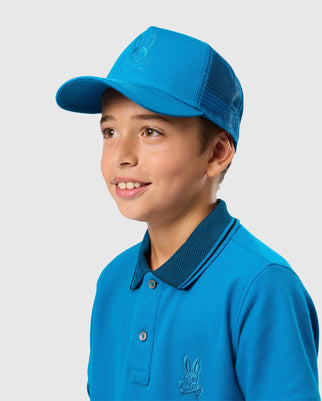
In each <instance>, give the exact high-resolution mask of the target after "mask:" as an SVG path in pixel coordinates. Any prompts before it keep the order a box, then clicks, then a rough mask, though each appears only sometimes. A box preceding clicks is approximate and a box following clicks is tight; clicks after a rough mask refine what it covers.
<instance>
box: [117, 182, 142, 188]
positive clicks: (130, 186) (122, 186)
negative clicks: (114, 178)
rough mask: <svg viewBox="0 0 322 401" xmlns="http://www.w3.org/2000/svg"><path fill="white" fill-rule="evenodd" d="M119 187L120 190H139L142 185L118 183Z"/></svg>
mask: <svg viewBox="0 0 322 401" xmlns="http://www.w3.org/2000/svg"><path fill="white" fill-rule="evenodd" d="M117 186H118V187H119V188H120V189H134V188H139V187H140V186H141V184H140V183H139V182H132V181H130V182H118V183H117Z"/></svg>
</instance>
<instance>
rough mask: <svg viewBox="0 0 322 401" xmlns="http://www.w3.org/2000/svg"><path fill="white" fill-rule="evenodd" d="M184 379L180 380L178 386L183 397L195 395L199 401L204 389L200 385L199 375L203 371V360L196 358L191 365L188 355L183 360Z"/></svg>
mask: <svg viewBox="0 0 322 401" xmlns="http://www.w3.org/2000/svg"><path fill="white" fill-rule="evenodd" d="M183 367H184V379H183V380H180V382H179V384H178V386H179V390H180V393H181V395H182V396H184V395H187V394H193V395H194V396H195V397H196V399H197V400H199V399H200V396H201V394H202V392H203V387H202V385H201V384H199V373H200V369H201V360H200V358H196V359H195V360H194V361H193V363H192V364H191V360H190V358H189V356H188V355H185V357H184V358H183Z"/></svg>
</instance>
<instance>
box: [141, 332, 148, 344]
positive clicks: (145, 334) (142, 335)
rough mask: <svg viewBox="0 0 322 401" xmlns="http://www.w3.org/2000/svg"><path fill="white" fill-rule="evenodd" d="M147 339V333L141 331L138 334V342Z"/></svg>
mask: <svg viewBox="0 0 322 401" xmlns="http://www.w3.org/2000/svg"><path fill="white" fill-rule="evenodd" d="M147 338H148V335H147V333H146V332H145V331H141V333H140V334H139V339H140V341H142V342H144V341H145V340H146V339H147Z"/></svg>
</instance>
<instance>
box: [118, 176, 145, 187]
mask: <svg viewBox="0 0 322 401" xmlns="http://www.w3.org/2000/svg"><path fill="white" fill-rule="evenodd" d="M112 183H113V184H115V185H117V186H118V187H119V188H120V189H133V188H139V187H141V186H143V185H149V184H151V183H150V182H145V181H141V180H138V179H136V178H132V177H116V178H114V179H113V181H112Z"/></svg>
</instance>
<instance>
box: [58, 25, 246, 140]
mask: <svg viewBox="0 0 322 401" xmlns="http://www.w3.org/2000/svg"><path fill="white" fill-rule="evenodd" d="M108 88H114V89H115V90H117V91H118V92H120V93H122V94H123V95H124V96H126V97H127V98H128V99H130V100H132V101H133V102H134V103H137V104H138V105H140V106H142V107H144V108H145V109H147V110H150V111H152V112H154V113H157V114H162V115H167V116H176V117H196V116H203V117H205V118H206V119H208V120H210V121H212V122H214V123H215V124H217V125H218V126H219V127H221V128H223V129H224V130H225V131H227V132H228V133H229V134H230V135H231V136H232V138H233V142H234V146H235V148H236V146H237V142H238V137H239V126H240V121H241V117H242V113H243V92H242V88H241V85H240V83H239V81H238V79H237V77H236V75H235V73H234V71H233V69H232V68H231V66H230V65H229V64H228V62H227V61H226V60H224V59H223V58H222V57H221V56H220V55H219V54H218V53H217V52H216V51H215V50H214V49H212V47H211V46H209V45H208V44H207V43H205V42H202V41H200V40H198V39H195V38H193V37H191V36H187V35H184V34H182V33H178V32H174V31H170V30H166V29H162V28H157V27H150V28H148V29H147V30H146V31H145V32H143V33H142V34H140V35H139V36H138V37H137V38H136V39H134V40H133V42H131V43H130V45H129V46H128V47H127V48H126V49H125V50H124V51H123V52H122V53H121V55H120V56H119V58H118V59H117V60H116V62H115V64H114V65H113V67H112V69H111V70H110V72H109V73H108V75H107V77H106V78H101V77H91V76H82V77H78V78H73V79H71V80H69V81H67V82H66V83H64V84H63V85H62V86H61V87H60V88H59V89H58V91H57V94H56V101H57V104H58V105H59V106H60V107H61V108H63V109H65V110H69V111H74V112H78V113H101V111H102V108H101V99H102V95H103V93H104V92H105V91H106V90H107V89H108Z"/></svg>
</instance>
